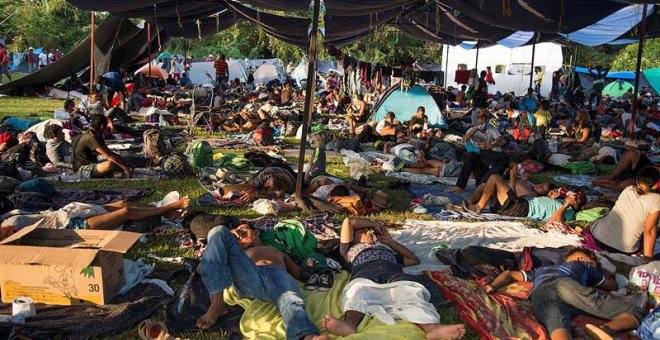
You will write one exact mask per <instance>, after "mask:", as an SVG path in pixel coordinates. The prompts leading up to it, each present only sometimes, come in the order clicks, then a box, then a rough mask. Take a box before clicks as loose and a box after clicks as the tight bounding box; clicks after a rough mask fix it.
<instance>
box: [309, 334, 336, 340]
mask: <svg viewBox="0 0 660 340" xmlns="http://www.w3.org/2000/svg"><path fill="white" fill-rule="evenodd" d="M303 339H305V340H330V337H329V336H327V335H308V336H306V337H304V338H303Z"/></svg>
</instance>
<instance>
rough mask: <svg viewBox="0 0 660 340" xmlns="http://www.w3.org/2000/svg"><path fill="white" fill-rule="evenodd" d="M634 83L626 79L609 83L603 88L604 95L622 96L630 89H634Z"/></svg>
mask: <svg viewBox="0 0 660 340" xmlns="http://www.w3.org/2000/svg"><path fill="white" fill-rule="evenodd" d="M634 88H635V87H634V86H633V84H631V83H629V82H627V81H625V80H616V81H613V82H611V83H609V84H608V85H607V86H605V88H604V89H603V95H608V96H610V97H622V96H623V95H624V94H626V92H628V90H631V91H632V90H634Z"/></svg>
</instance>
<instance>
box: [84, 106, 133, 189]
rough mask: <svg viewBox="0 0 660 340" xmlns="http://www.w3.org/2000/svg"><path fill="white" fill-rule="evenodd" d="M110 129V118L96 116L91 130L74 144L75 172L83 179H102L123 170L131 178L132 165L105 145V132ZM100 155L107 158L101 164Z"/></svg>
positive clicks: (92, 120)
mask: <svg viewBox="0 0 660 340" xmlns="http://www.w3.org/2000/svg"><path fill="white" fill-rule="evenodd" d="M107 127H108V118H106V117H105V116H103V115H94V116H92V118H91V122H90V124H89V130H88V131H86V132H85V133H83V134H82V135H80V136H78V137H77V138H76V139H75V140H74V142H73V170H74V171H76V174H77V175H78V176H80V177H82V178H102V177H107V176H110V175H112V174H113V173H114V172H115V171H118V170H121V171H123V172H124V174H125V175H126V177H127V178H131V169H130V165H129V164H128V162H127V161H126V159H124V157H122V156H120V155H118V154H116V153H114V152H112V151H111V150H110V149H108V147H107V146H106V145H105V140H104V139H103V132H104V131H105V129H106V128H107ZM98 155H100V156H102V157H103V158H105V159H106V160H105V161H102V162H99V160H98Z"/></svg>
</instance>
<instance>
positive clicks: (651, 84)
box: [575, 66, 660, 95]
mask: <svg viewBox="0 0 660 340" xmlns="http://www.w3.org/2000/svg"><path fill="white" fill-rule="evenodd" d="M575 74H577V76H578V77H579V78H580V85H581V86H582V88H583V89H584V90H585V91H590V90H591V85H592V82H593V74H592V73H590V72H589V69H588V68H586V67H579V66H578V67H575ZM616 80H625V81H628V82H631V83H633V82H635V72H634V71H617V72H608V73H607V76H606V78H605V82H606V83H607V85H609V83H610V82H612V81H616ZM639 87H640V89H642V88H644V87H648V88H650V89H651V92H652V94H654V95H658V94H660V68H654V69H649V70H645V71H641V72H640V79H639Z"/></svg>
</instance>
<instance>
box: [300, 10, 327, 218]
mask: <svg viewBox="0 0 660 340" xmlns="http://www.w3.org/2000/svg"><path fill="white" fill-rule="evenodd" d="M320 2H321V1H320V0H314V16H313V18H312V32H311V36H310V39H309V53H308V54H309V55H308V58H307V59H308V60H309V66H308V67H307V89H306V90H305V111H304V114H303V121H302V136H301V138H300V152H299V153H298V174H297V176H296V203H297V204H298V206H299V207H301V208H303V209H305V208H306V205H305V203H304V201H303V199H302V186H303V179H304V178H305V171H304V169H303V168H304V164H305V146H306V144H307V130H308V129H309V120H310V118H311V115H312V110H313V109H314V106H313V105H312V104H313V100H314V98H313V97H314V93H315V88H316V54H317V46H316V45H317V38H318V30H319V12H320V7H321V6H320ZM305 210H306V209H305Z"/></svg>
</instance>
